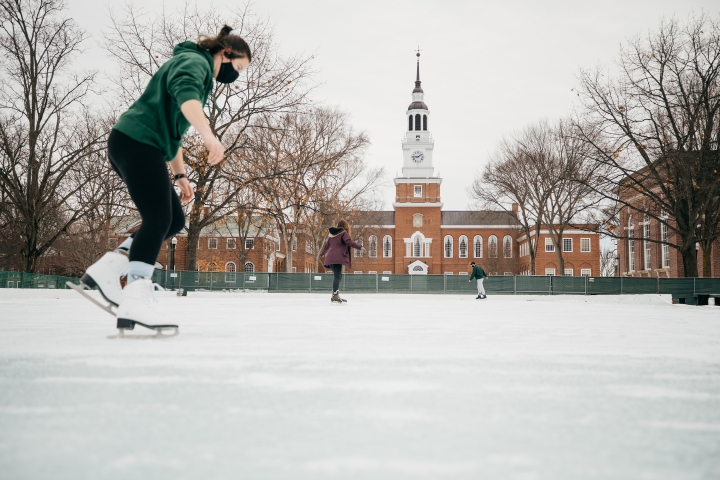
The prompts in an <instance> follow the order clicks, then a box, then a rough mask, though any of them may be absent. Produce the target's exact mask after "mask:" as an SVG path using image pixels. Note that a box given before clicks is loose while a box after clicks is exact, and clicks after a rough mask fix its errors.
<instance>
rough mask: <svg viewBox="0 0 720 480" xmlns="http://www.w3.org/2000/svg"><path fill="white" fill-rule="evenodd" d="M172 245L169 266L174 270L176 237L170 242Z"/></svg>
mask: <svg viewBox="0 0 720 480" xmlns="http://www.w3.org/2000/svg"><path fill="white" fill-rule="evenodd" d="M170 242H171V243H172V250H170V264H171V265H172V269H173V270H175V246H176V245H177V237H173V238H172V240H171V241H170Z"/></svg>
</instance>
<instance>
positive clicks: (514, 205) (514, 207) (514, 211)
mask: <svg viewBox="0 0 720 480" xmlns="http://www.w3.org/2000/svg"><path fill="white" fill-rule="evenodd" d="M512 210H513V213H514V214H515V215H517V213H518V204H517V203H513V204H512Z"/></svg>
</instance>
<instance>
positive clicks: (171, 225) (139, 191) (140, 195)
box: [108, 129, 185, 265]
mask: <svg viewBox="0 0 720 480" xmlns="http://www.w3.org/2000/svg"><path fill="white" fill-rule="evenodd" d="M108 156H109V157H110V164H111V165H112V167H113V169H114V170H115V171H116V172H117V174H118V175H120V178H122V179H123V181H124V182H125V184H126V185H127V188H128V191H129V192H130V198H132V201H133V202H135V206H136V207H137V209H138V212H139V213H140V218H141V219H142V223H141V225H140V229H139V230H138V231H137V232H135V233H134V234H133V243H132V247H131V248H130V261H131V262H143V263H149V264H150V265H155V262H156V261H157V257H158V254H159V253H160V248H161V247H162V244H163V242H164V241H165V240H167V239H169V238H171V237H172V236H173V235H175V234H176V233H178V232H179V231H180V230H182V229H183V227H184V226H185V213H184V212H183V208H182V204H181V203H180V199H179V198H178V196H177V193H175V189H174V188H173V185H172V182H171V181H170V175H169V174H168V168H167V163H166V162H165V155H163V153H162V152H161V151H160V150H158V149H157V148H155V147H153V146H151V145H147V144H145V143H141V142H138V141H137V140H133V139H132V138H130V137H128V136H127V135H125V134H124V133H122V132H120V131H118V130H114V129H113V130H112V131H111V132H110V137H109V138H108Z"/></svg>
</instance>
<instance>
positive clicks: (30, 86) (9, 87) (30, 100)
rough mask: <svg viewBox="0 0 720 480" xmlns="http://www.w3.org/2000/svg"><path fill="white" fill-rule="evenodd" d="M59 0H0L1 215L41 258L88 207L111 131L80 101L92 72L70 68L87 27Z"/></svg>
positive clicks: (28, 263) (25, 259)
mask: <svg viewBox="0 0 720 480" xmlns="http://www.w3.org/2000/svg"><path fill="white" fill-rule="evenodd" d="M63 7H64V6H63V4H62V2H61V1H59V0H0V20H1V21H0V52H1V54H0V75H2V82H3V88H2V90H1V91H0V190H1V191H2V194H3V202H0V209H1V210H0V216H2V218H3V220H2V223H3V225H4V226H5V227H6V228H8V229H9V230H10V231H11V232H12V233H11V235H12V237H13V238H14V239H15V240H19V241H20V242H21V243H22V247H21V248H20V256H21V267H22V268H23V269H24V270H26V271H35V269H36V268H37V263H38V259H39V258H40V257H41V256H42V255H43V254H44V253H45V252H47V251H48V249H50V248H51V247H52V246H53V244H54V243H55V242H56V241H57V239H58V238H59V237H60V236H61V235H63V234H64V233H66V232H67V231H68V230H69V229H70V228H71V227H72V226H73V224H75V223H76V222H78V221H79V220H81V219H83V218H84V217H85V216H86V215H87V213H88V212H89V210H90V209H89V208H88V207H89V206H92V205H93V204H94V202H92V201H91V202H90V205H88V204H86V203H84V202H82V201H81V200H80V199H79V197H78V195H79V193H80V192H81V191H82V189H83V188H85V184H86V180H87V179H88V178H91V177H92V175H94V174H95V172H92V169H89V168H88V163H89V162H92V161H97V159H96V158H94V155H95V153H96V152H97V151H98V150H99V149H100V148H102V147H101V145H102V140H103V139H104V138H105V136H106V133H107V132H106V130H105V129H104V128H103V126H104V124H105V123H104V122H103V121H102V119H98V118H97V117H96V116H94V115H92V114H91V113H90V112H89V111H88V109H87V108H86V107H85V105H84V104H83V100H84V99H85V96H86V94H87V93H88V90H89V89H90V87H91V85H92V84H93V81H94V74H93V73H82V74H78V73H77V70H74V69H72V68H71V67H72V61H73V58H74V56H75V55H76V54H77V53H79V52H80V50H79V49H80V45H81V43H82V42H83V40H84V39H85V34H84V33H83V32H82V31H81V30H80V29H79V28H78V27H77V26H76V25H75V23H74V22H73V21H72V20H71V19H69V18H65V17H63Z"/></svg>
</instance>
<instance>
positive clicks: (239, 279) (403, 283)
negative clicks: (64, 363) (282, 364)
mask: <svg viewBox="0 0 720 480" xmlns="http://www.w3.org/2000/svg"><path fill="white" fill-rule="evenodd" d="M68 280H69V281H71V282H73V283H78V282H79V280H78V279H77V278H72V277H63V276H58V275H41V274H34V273H21V272H3V271H0V288H67V287H66V285H65V282H66V281H68ZM153 281H154V282H156V283H157V284H159V285H160V286H162V287H163V288H165V289H167V290H176V291H178V292H183V293H184V292H188V291H238V290H244V291H247V290H250V291H252V290H258V291H266V292H329V291H330V290H331V288H332V281H333V276H332V274H328V273H246V272H238V273H229V272H228V273H225V272H212V273H210V272H186V271H180V270H177V271H173V270H155V272H154V273H153ZM484 285H485V291H486V292H487V293H488V295H626V294H647V293H663V294H670V295H672V297H673V299H674V300H675V301H678V302H681V303H688V304H697V303H700V304H706V303H707V299H708V297H710V296H720V278H634V277H627V278H626V277H561V276H557V277H554V276H524V275H518V276H497V277H490V278H488V279H486V280H485V284H484ZM340 290H342V291H343V292H364V293H437V294H443V293H475V292H476V291H477V286H476V283H475V281H472V282H468V277H467V276H465V275H392V274H374V273H373V274H345V275H343V279H342V283H341V284H340Z"/></svg>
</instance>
